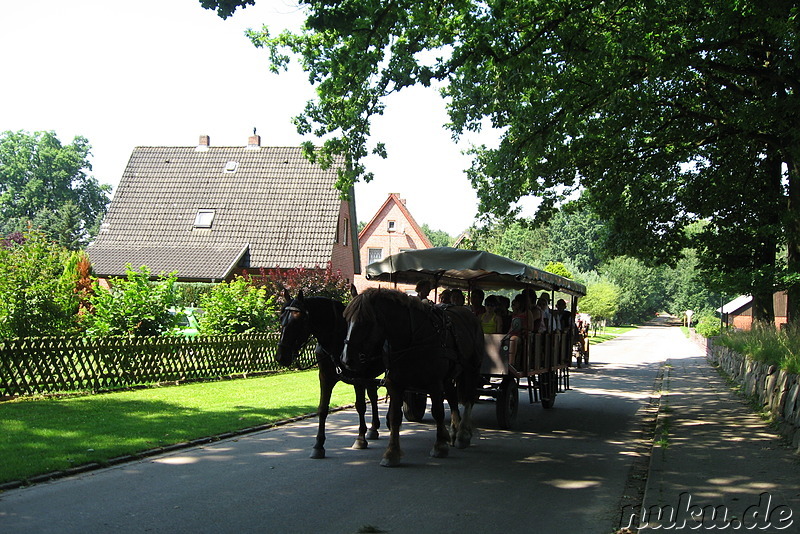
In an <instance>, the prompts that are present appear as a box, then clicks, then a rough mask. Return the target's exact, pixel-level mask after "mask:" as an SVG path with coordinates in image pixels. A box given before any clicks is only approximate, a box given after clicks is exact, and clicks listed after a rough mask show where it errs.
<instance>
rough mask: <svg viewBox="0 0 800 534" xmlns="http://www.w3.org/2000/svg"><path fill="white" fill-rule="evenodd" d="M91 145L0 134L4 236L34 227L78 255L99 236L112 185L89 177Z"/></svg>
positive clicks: (42, 135)
mask: <svg viewBox="0 0 800 534" xmlns="http://www.w3.org/2000/svg"><path fill="white" fill-rule="evenodd" d="M90 150H91V146H90V145H89V142H88V141H87V140H86V139H85V138H83V137H75V139H74V140H73V141H72V143H70V144H68V145H63V144H62V143H61V142H60V141H59V140H58V138H57V137H56V134H55V132H36V133H34V134H29V133H27V132H24V131H19V132H10V131H7V132H3V133H1V134H0V217H1V218H2V221H3V223H2V228H0V230H2V232H3V233H9V232H13V231H23V230H24V229H26V228H27V227H28V226H29V225H30V224H32V225H33V226H34V227H35V228H39V229H41V231H42V232H44V233H45V235H47V236H48V237H49V238H51V239H53V240H54V241H57V242H58V243H60V244H61V245H63V246H65V247H67V248H69V249H71V250H77V249H78V248H81V247H83V246H85V245H86V243H87V242H88V240H89V239H90V238H91V237H92V236H93V235H95V234H96V233H97V229H98V227H99V224H100V219H101V218H102V217H103V215H104V214H105V212H106V209H107V207H108V203H109V197H108V194H109V193H110V191H111V186H109V185H100V184H99V182H98V181H97V180H96V179H95V178H94V177H91V176H88V175H87V174H86V171H87V170H89V171H90V170H91V168H92V167H91V164H90V163H89V161H88V157H89V154H90Z"/></svg>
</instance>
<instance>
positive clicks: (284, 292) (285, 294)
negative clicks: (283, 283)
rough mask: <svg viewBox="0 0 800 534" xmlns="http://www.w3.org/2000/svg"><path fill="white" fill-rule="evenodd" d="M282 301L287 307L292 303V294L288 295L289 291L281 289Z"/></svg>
mask: <svg viewBox="0 0 800 534" xmlns="http://www.w3.org/2000/svg"><path fill="white" fill-rule="evenodd" d="M283 300H285V301H286V305H287V306H288V305H289V303H290V302H292V294H291V293H289V290H288V289H286V288H285V287H284V288H283Z"/></svg>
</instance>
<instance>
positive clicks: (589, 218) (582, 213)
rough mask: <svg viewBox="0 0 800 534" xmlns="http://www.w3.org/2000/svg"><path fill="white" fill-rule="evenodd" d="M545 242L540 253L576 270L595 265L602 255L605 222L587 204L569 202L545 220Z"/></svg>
mask: <svg viewBox="0 0 800 534" xmlns="http://www.w3.org/2000/svg"><path fill="white" fill-rule="evenodd" d="M546 228H547V237H548V244H547V247H546V248H545V250H544V251H543V252H542V256H543V257H544V258H545V259H547V260H548V261H553V262H563V263H567V264H568V265H570V266H572V267H573V268H574V269H576V270H578V271H583V272H588V271H591V270H594V269H596V268H597V266H598V265H599V264H600V262H601V261H602V259H603V257H604V248H605V246H606V243H605V238H606V233H607V232H606V225H605V224H604V223H603V222H602V221H601V220H600V219H599V218H598V217H597V215H596V214H595V213H594V212H593V211H592V210H590V209H588V208H587V207H585V206H583V205H581V204H578V203H572V204H570V205H567V206H565V207H563V208H562V209H560V210H558V211H557V212H556V213H555V214H554V215H553V217H552V218H551V219H550V220H549V221H548V223H547V226H546Z"/></svg>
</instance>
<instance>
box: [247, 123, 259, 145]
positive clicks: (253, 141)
mask: <svg viewBox="0 0 800 534" xmlns="http://www.w3.org/2000/svg"><path fill="white" fill-rule="evenodd" d="M247 148H250V149H259V148H261V136H260V135H258V134H256V129H255V128H253V135H251V136H250V137H248V138H247Z"/></svg>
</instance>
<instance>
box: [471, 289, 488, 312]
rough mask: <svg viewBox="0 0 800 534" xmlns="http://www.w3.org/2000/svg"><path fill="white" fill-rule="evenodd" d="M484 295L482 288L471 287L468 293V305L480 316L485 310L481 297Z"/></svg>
mask: <svg viewBox="0 0 800 534" xmlns="http://www.w3.org/2000/svg"><path fill="white" fill-rule="evenodd" d="M484 296H486V295H485V293H484V292H483V290H482V289H477V288H476V289H473V290H472V291H471V292H470V294H469V305H470V306H472V313H474V314H475V315H477V316H478V317H481V316H482V315H483V314H484V313H485V312H486V307H485V306H484V304H483V297H484Z"/></svg>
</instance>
